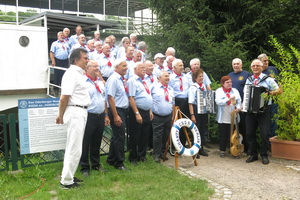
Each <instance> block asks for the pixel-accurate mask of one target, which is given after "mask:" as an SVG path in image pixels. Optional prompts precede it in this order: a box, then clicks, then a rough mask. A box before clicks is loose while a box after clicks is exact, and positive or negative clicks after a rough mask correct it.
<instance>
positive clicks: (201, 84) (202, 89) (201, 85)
mask: <svg viewBox="0 0 300 200" xmlns="http://www.w3.org/2000/svg"><path fill="white" fill-rule="evenodd" d="M198 85H199V87H200V90H201V91H204V87H203V83H198Z"/></svg>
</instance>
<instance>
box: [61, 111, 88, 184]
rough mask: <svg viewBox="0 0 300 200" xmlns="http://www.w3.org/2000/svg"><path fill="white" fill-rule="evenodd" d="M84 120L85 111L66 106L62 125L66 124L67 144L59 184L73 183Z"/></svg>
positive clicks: (80, 147) (78, 158) (79, 155)
mask: <svg viewBox="0 0 300 200" xmlns="http://www.w3.org/2000/svg"><path fill="white" fill-rule="evenodd" d="M86 120H87V110H86V109H83V108H80V107H75V106H67V108H66V111H65V114H64V123H66V124H67V142H66V149H65V157H64V166H63V170H62V174H61V180H60V183H61V184H63V185H71V184H73V183H74V181H73V178H74V174H75V172H76V170H77V167H78V165H79V161H80V157H81V152H82V141H83V135H84V129H85V124H86Z"/></svg>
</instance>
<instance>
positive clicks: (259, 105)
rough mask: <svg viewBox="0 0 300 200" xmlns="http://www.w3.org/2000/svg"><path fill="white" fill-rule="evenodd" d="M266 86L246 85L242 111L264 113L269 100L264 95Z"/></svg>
mask: <svg viewBox="0 0 300 200" xmlns="http://www.w3.org/2000/svg"><path fill="white" fill-rule="evenodd" d="M265 92H266V88H264V87H261V86H258V85H245V90H244V102H243V107H242V111H243V112H249V113H263V112H265V110H266V106H267V103H268V102H267V100H266V99H265V98H264V97H263V96H262V94H263V93H265Z"/></svg>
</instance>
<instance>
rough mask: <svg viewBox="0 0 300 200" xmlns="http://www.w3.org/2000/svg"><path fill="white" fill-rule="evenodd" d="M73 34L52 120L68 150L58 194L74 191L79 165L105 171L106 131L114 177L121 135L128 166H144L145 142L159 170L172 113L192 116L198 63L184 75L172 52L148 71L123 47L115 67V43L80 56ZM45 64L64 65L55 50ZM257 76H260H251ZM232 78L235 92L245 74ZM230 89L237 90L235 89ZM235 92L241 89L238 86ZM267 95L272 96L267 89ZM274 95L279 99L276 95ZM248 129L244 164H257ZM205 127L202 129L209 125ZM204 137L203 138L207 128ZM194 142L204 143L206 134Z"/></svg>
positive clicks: (120, 154)
mask: <svg viewBox="0 0 300 200" xmlns="http://www.w3.org/2000/svg"><path fill="white" fill-rule="evenodd" d="M77 28H78V29H79V30H78V31H77ZM77 28H76V36H77V38H76V36H74V37H73V36H72V37H70V38H69V39H68V41H69V44H73V43H75V42H74V41H75V40H76V39H77V40H78V43H77V44H80V45H79V46H78V47H76V46H75V45H76V43H75V44H73V46H72V48H71V49H73V50H71V51H70V52H71V53H70V54H69V55H68V56H67V58H66V59H68V58H69V61H70V67H68V69H67V70H66V73H65V74H64V76H63V78H62V81H61V88H62V89H61V97H60V104H59V114H58V117H57V119H56V123H58V124H61V123H66V124H67V143H66V149H65V157H64V166H63V170H62V176H61V181H60V184H61V186H62V188H64V189H69V188H73V187H78V186H79V184H78V183H80V182H82V180H80V179H78V178H76V177H74V174H75V172H76V170H77V167H78V165H79V164H80V165H81V172H82V174H83V175H84V176H89V172H90V170H91V169H92V170H97V171H102V172H105V171H107V170H106V169H103V168H102V167H101V165H100V160H99V149H100V145H101V140H102V134H103V129H104V126H105V125H108V124H110V126H111V128H112V131H113V135H112V138H111V141H110V149H109V154H108V157H107V160H106V163H107V164H108V165H112V166H114V167H115V168H116V169H118V170H122V171H126V170H128V169H127V168H126V166H125V165H124V161H125V152H124V145H125V136H126V133H127V134H128V135H129V158H128V159H129V161H130V163H131V164H132V165H137V164H138V162H145V161H146V160H147V158H146V150H147V147H148V145H149V143H151V141H152V145H153V157H154V161H155V162H158V163H159V162H160V159H162V156H163V151H164V150H165V149H164V144H166V140H167V138H168V136H169V133H170V129H171V126H172V120H173V116H174V115H173V113H174V110H175V109H174V107H175V106H178V107H179V108H180V110H181V111H182V112H183V114H184V115H186V116H187V117H191V115H194V113H190V111H189V101H188V91H189V88H190V86H191V85H192V84H193V81H192V74H193V72H195V71H197V70H199V69H200V60H199V59H198V58H195V59H192V60H191V61H190V67H191V71H190V72H188V73H184V65H183V61H182V60H180V59H177V58H176V57H175V49H174V48H172V47H169V48H168V49H167V51H166V52H165V55H163V54H162V53H158V54H156V55H155V56H154V64H153V63H152V62H151V61H150V60H142V57H143V56H142V55H143V54H142V53H141V52H140V50H135V47H134V45H130V46H128V47H126V49H125V54H126V57H124V58H120V59H115V58H114V55H115V54H114V53H113V51H114V49H113V46H114V42H115V41H114V42H112V41H113V37H111V36H109V37H107V38H106V39H105V44H104V45H102V43H101V42H100V38H99V37H98V38H97V37H96V36H95V38H94V40H95V41H96V40H97V39H99V41H96V42H94V43H93V44H94V46H95V49H96V51H95V52H93V53H92V52H91V47H87V48H83V46H82V45H81V41H83V40H81V39H80V38H81V35H80V34H81V32H82V29H81V30H80V28H81V27H77ZM63 32H64V31H63ZM62 34H63V33H60V32H59V33H58V38H59V39H58V41H56V43H57V44H59V45H60V46H61V49H60V50H61V51H62V50H65V49H68V48H67V47H66V46H67V45H64V44H65V42H66V37H65V36H62ZM97 34H98V32H95V35H97ZM99 35H100V34H99ZM62 38H63V39H64V41H62ZM88 44H89V41H88ZM59 45H58V46H59ZM143 45H145V43H143ZM54 46H55V45H54ZM56 47H57V46H56ZM63 47H64V48H65V49H64V48H63ZM75 47H76V48H75ZM81 47H82V48H81ZM51 49H52V47H51ZM69 49H70V48H69ZM100 52H101V53H100ZM99 53H100V54H99ZM51 54H52V56H51ZM53 57H54V59H53ZM50 58H51V60H52V65H58V63H59V62H60V60H64V58H65V57H60V58H61V59H59V58H58V57H57V56H55V50H53V51H52V50H51V53H50ZM238 61H239V63H240V66H239V67H235V65H236V64H234V63H235V61H233V69H234V73H240V71H241V64H242V63H241V61H240V60H238ZM258 61H259V62H260V63H259V64H258V66H261V68H262V67H263V66H262V62H261V61H260V60H258ZM256 68H258V67H256V64H255V67H253V73H254V72H255V70H254V69H256ZM235 69H239V70H235ZM261 71H262V69H261ZM261 71H260V73H261ZM256 75H260V74H259V73H258V72H257V73H256ZM256 75H255V76H256ZM233 76H235V78H232V80H233V82H235V80H236V81H237V84H245V82H244V81H246V79H247V78H248V76H249V74H247V75H246V74H245V75H244V74H243V75H242V76H243V77H244V78H243V80H241V78H240V76H239V75H233ZM256 78H257V77H256ZM239 81H243V83H239ZM203 84H204V85H205V87H206V88H207V89H208V90H211V87H210V84H211V81H210V80H209V78H208V76H207V74H206V73H205V72H204V73H203ZM234 84H235V83H234ZM234 87H237V89H238V85H237V86H234ZM239 87H240V88H242V85H240V86H239ZM269 89H270V91H271V90H273V87H272V88H271V87H269ZM275 90H276V88H275ZM239 91H240V90H239ZM240 92H242V90H241V91H240ZM275 94H277V92H276V93H275V92H274V95H275ZM247 117H248V115H247ZM254 119H259V117H258V115H256V116H253V120H254ZM266 120H267V119H266ZM249 121H250V118H249ZM252 123H253V129H251V133H250V132H249V134H248V130H247V139H248V141H249V145H250V146H249V148H250V149H251V152H250V157H249V158H248V160H247V162H248V161H249V162H252V161H254V160H257V152H256V149H255V148H256V143H255V142H254V141H252V140H251V137H250V135H252V134H253V133H252V132H253V130H254V129H256V124H254V122H252ZM255 123H258V124H259V126H260V128H261V127H262V126H263V125H262V124H261V121H260V120H258V121H256V122H255ZM204 126H207V123H206V124H204ZM202 130H206V131H207V128H205V129H202ZM261 132H262V133H261V137H262V136H265V134H267V133H268V130H266V131H265V132H264V131H261ZM200 134H201V135H206V134H207V133H200ZM180 135H181V136H182V137H181V138H180V139H181V142H182V144H184V145H185V144H186V138H185V135H184V134H180ZM149 138H151V139H150V140H151V141H149ZM152 138H153V139H152ZM201 139H203V138H202V137H201ZM252 139H253V138H252ZM254 139H256V138H254ZM203 142H204V141H203ZM202 146H203V145H202ZM263 153H265V152H263ZM199 154H200V155H203V156H208V155H207V153H206V152H205V151H204V150H203V148H202V149H200V151H199ZM249 159H250V160H249Z"/></svg>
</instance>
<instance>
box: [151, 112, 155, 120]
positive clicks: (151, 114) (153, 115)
mask: <svg viewBox="0 0 300 200" xmlns="http://www.w3.org/2000/svg"><path fill="white" fill-rule="evenodd" d="M153 117H154V115H153V112H150V121H152V120H153Z"/></svg>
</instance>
